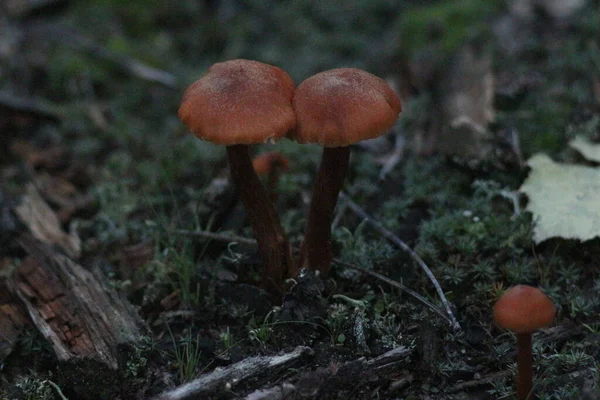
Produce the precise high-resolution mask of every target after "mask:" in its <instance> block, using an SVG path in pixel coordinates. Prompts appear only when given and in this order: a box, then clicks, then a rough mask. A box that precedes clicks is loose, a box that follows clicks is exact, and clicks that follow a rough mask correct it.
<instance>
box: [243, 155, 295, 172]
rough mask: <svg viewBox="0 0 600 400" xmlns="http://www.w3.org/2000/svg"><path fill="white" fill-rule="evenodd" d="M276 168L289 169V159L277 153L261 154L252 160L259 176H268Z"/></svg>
mask: <svg viewBox="0 0 600 400" xmlns="http://www.w3.org/2000/svg"><path fill="white" fill-rule="evenodd" d="M274 166H277V167H281V169H283V170H287V169H288V167H289V162H288V159H287V158H285V156H284V155H283V154H281V153H279V152H277V151H273V152H269V153H263V154H259V155H258V156H256V157H254V159H253V160H252V167H253V168H254V171H256V173H257V174H258V175H266V174H268V173H269V172H271V170H272V169H273V167H274Z"/></svg>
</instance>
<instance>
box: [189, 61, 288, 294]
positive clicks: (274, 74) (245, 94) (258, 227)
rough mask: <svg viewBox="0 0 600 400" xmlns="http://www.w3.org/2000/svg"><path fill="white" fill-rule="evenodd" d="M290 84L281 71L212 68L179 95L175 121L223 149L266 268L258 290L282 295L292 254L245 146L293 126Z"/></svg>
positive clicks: (246, 65) (230, 65) (254, 64)
mask: <svg viewBox="0 0 600 400" xmlns="http://www.w3.org/2000/svg"><path fill="white" fill-rule="evenodd" d="M293 93H294V82H293V80H292V78H291V77H290V76H289V75H288V74H287V73H286V72H284V71H283V70H281V69H280V68H277V67H274V66H272V65H268V64H264V63H261V62H258V61H250V60H232V61H226V62H222V63H217V64H214V65H213V66H212V67H210V68H209V69H208V72H207V73H206V75H204V77H202V78H201V79H199V80H198V81H196V82H194V83H193V84H192V85H191V86H190V87H189V88H188V89H187V90H186V91H185V93H184V95H183V98H182V100H181V105H180V107H179V118H180V119H181V120H182V121H183V123H184V124H185V125H187V127H188V128H189V129H190V130H191V132H192V133H193V134H194V135H195V136H197V137H198V138H200V139H203V140H207V141H209V142H212V143H216V144H222V145H226V146H227V156H228V159H229V166H230V170H231V178H232V180H233V182H234V184H235V185H236V186H237V188H238V191H239V196H240V199H241V200H242V203H243V204H244V207H245V209H246V213H247V215H248V220H249V222H250V224H251V225H252V228H253V230H254V235H255V237H256V241H257V245H258V251H259V253H260V254H261V257H262V259H263V263H264V265H265V274H264V278H263V279H264V281H263V285H264V286H265V287H266V288H267V289H268V290H269V291H270V292H271V293H274V294H277V293H278V292H279V291H280V290H281V284H282V282H283V279H284V278H285V277H286V271H287V269H288V268H293V260H292V256H291V249H290V246H289V243H288V241H287V239H286V237H285V233H284V232H283V229H282V227H281V224H280V223H279V219H278V217H277V214H276V212H275V208H274V207H273V203H272V202H271V200H270V199H269V195H268V193H267V191H266V190H265V188H264V186H263V185H262V183H261V182H260V180H259V179H258V176H257V175H256V173H255V172H254V168H253V167H252V161H251V160H250V156H249V154H248V145H250V144H254V143H265V142H272V141H276V140H278V139H280V138H282V137H284V136H285V135H286V134H287V133H288V132H289V131H290V130H291V129H293V128H294V126H295V124H296V117H295V115H294V111H293V109H292V97H293Z"/></svg>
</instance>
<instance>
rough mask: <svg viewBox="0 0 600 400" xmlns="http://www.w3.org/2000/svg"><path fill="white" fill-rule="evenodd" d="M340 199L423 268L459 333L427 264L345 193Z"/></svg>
mask: <svg viewBox="0 0 600 400" xmlns="http://www.w3.org/2000/svg"><path fill="white" fill-rule="evenodd" d="M340 199H342V200H343V201H345V202H346V204H347V205H348V207H349V208H350V209H351V210H352V211H353V212H354V213H355V214H356V215H358V216H359V217H361V218H362V219H363V220H364V221H365V222H366V223H367V224H369V225H371V227H372V228H373V229H375V230H376V231H377V232H379V233H380V234H381V235H382V236H383V237H385V238H386V239H387V240H389V241H390V242H392V243H394V244H395V245H396V246H398V247H400V248H401V249H402V250H404V251H406V252H407V253H408V255H410V257H411V258H412V259H413V260H414V261H415V262H416V263H417V264H418V265H419V267H421V269H422V270H423V272H425V275H427V278H429V280H430V281H431V283H432V284H433V287H434V288H435V290H436V292H437V294H438V296H439V298H440V300H441V302H442V304H443V305H444V308H445V309H446V314H448V318H449V319H450V326H451V327H452V329H454V330H455V331H459V330H460V329H461V328H460V324H459V323H458V321H457V320H456V318H455V317H454V314H453V313H452V308H451V307H450V302H449V301H448V299H447V298H446V295H445V294H444V291H443V290H442V287H441V286H440V284H439V282H438V281H437V279H436V278H435V276H434V275H433V272H431V269H429V267H428V266H427V264H425V262H424V261H423V259H421V257H419V255H418V254H417V253H415V252H414V251H413V249H411V248H410V247H409V246H408V245H407V244H406V243H404V241H402V239H400V238H399V237H398V236H396V235H394V234H393V233H392V232H390V231H389V230H387V229H386V228H385V227H383V225H381V224H380V223H379V222H377V221H375V220H374V219H373V218H371V217H370V216H369V214H367V213H366V212H365V210H363V209H362V208H361V207H360V206H359V205H358V204H356V203H355V202H354V201H352V199H351V198H350V197H348V195H346V194H345V193H343V192H340Z"/></svg>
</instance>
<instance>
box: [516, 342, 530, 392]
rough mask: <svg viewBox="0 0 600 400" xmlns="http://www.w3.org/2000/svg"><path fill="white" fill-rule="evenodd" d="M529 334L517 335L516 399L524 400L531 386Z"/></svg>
mask: <svg viewBox="0 0 600 400" xmlns="http://www.w3.org/2000/svg"><path fill="white" fill-rule="evenodd" d="M532 359H533V355H532V353H531V332H526V333H517V369H518V375H517V397H518V398H519V400H526V399H527V398H528V397H529V393H530V392H531V388H532V386H533V366H532Z"/></svg>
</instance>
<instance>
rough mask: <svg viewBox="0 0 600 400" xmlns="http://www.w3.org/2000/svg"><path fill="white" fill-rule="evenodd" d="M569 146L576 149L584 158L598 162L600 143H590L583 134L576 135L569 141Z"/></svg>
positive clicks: (599, 160)
mask: <svg viewBox="0 0 600 400" xmlns="http://www.w3.org/2000/svg"><path fill="white" fill-rule="evenodd" d="M569 146H571V147H572V148H574V149H575V150H577V151H578V152H579V153H580V154H581V155H582V156H583V158H585V159H586V160H588V161H593V162H597V163H600V144H598V143H592V142H590V141H589V140H588V139H587V138H585V137H583V136H577V137H576V138H575V139H573V140H571V141H570V142H569Z"/></svg>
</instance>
